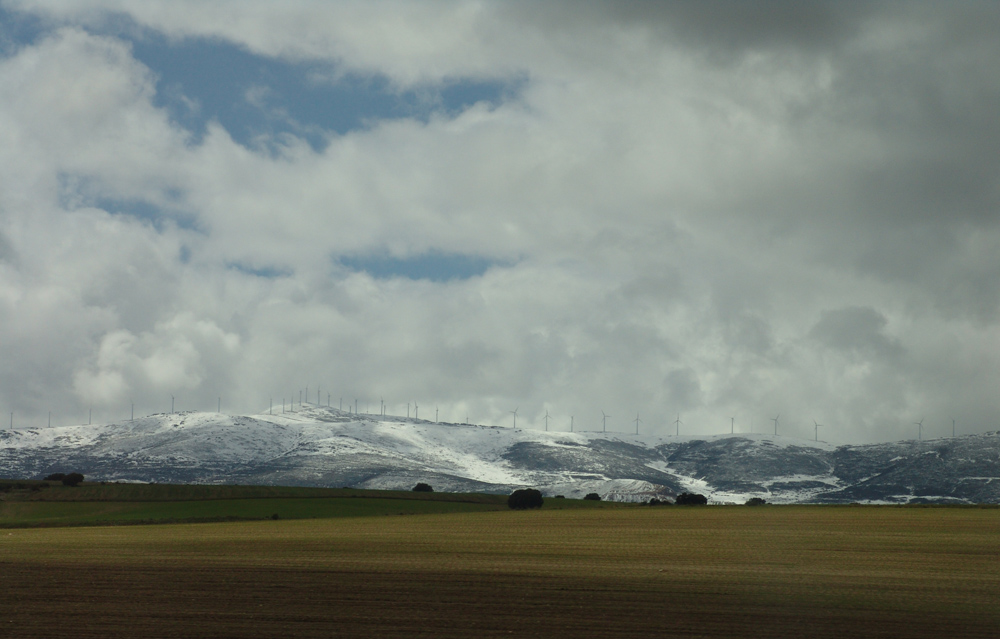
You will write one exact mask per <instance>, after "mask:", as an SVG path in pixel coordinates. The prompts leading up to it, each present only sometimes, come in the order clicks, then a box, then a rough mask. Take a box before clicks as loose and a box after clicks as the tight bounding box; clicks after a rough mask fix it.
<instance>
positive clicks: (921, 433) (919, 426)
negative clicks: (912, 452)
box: [913, 417, 924, 441]
mask: <svg viewBox="0 0 1000 639" xmlns="http://www.w3.org/2000/svg"><path fill="white" fill-rule="evenodd" d="M913 425H914V426H916V427H917V441H920V440H921V439H923V438H924V418H923V417H921V418H920V421H919V422H913Z"/></svg>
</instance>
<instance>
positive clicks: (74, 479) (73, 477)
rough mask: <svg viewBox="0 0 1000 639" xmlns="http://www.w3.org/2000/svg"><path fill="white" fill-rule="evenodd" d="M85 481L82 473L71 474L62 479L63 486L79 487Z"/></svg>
mask: <svg viewBox="0 0 1000 639" xmlns="http://www.w3.org/2000/svg"><path fill="white" fill-rule="evenodd" d="M82 481H83V475H81V474H80V473H70V474H68V475H66V476H65V477H63V478H62V483H63V486H78V485H79V484H80V482H82Z"/></svg>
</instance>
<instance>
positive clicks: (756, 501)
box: [746, 497, 767, 506]
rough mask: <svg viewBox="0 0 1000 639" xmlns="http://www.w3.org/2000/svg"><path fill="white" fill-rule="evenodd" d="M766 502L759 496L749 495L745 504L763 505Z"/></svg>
mask: <svg viewBox="0 0 1000 639" xmlns="http://www.w3.org/2000/svg"><path fill="white" fill-rule="evenodd" d="M766 504H767V502H766V501H764V500H763V499H762V498H760V497H751V498H750V499H748V500H747V503H746V505H747V506H764V505H766Z"/></svg>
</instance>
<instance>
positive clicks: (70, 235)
mask: <svg viewBox="0 0 1000 639" xmlns="http://www.w3.org/2000/svg"><path fill="white" fill-rule="evenodd" d="M387 6H388V5H385V4H381V3H380V4H371V3H330V4H315V3H307V4H294V3H292V4H287V5H283V6H282V10H281V11H276V10H275V9H274V7H273V5H272V4H270V3H253V2H240V3H225V2H217V3H201V2H199V3H177V2H171V3H157V2H136V3H131V2H118V1H115V2H111V1H110V0H108V1H102V2H83V3H62V2H54V1H50V2H27V1H24V2H8V3H5V5H4V7H5V8H6V11H7V12H9V13H11V14H13V15H16V16H19V17H22V18H23V17H25V16H27V17H31V16H35V17H36V18H37V22H36V23H35V24H37V25H39V26H38V27H37V28H38V34H37V36H31V37H30V38H28V39H26V40H22V41H18V42H17V44H16V46H13V47H5V48H4V51H5V57H3V58H0V86H3V87H5V88H6V89H8V90H6V91H4V92H2V93H0V320H2V322H0V356H2V357H3V361H4V362H8V364H6V365H5V366H4V368H3V370H2V371H0V375H2V376H3V382H4V385H3V387H2V389H0V404H3V405H11V406H14V407H15V408H16V410H18V411H19V412H24V413H26V414H28V415H31V414H34V415H43V414H45V413H46V411H47V410H48V408H49V407H50V406H49V405H50V404H52V403H58V406H57V407H56V408H57V409H58V410H57V412H58V414H60V415H62V416H64V418H65V419H67V420H69V419H79V415H81V414H82V412H83V410H84V407H85V406H87V405H89V403H91V402H93V403H95V404H101V403H102V402H103V404H104V405H106V406H108V407H109V408H108V410H109V411H110V410H111V407H112V406H114V405H116V404H120V403H121V402H123V401H124V398H125V396H126V395H129V396H132V397H133V399H136V400H137V401H138V402H139V403H140V406H137V408H138V409H139V410H140V411H141V410H162V409H163V406H164V399H163V398H164V397H166V396H168V395H171V394H173V395H178V396H183V397H184V398H185V400H184V401H185V403H184V404H183V405H184V406H191V407H195V406H200V407H208V408H211V407H213V406H214V405H215V404H214V402H215V400H216V399H217V397H218V396H219V395H223V396H225V397H226V398H231V399H229V401H228V402H227V403H230V405H231V406H234V407H237V406H238V407H239V409H240V410H260V409H261V408H262V407H263V406H265V405H266V404H267V402H268V401H269V398H271V397H280V396H281V395H285V396H293V395H294V394H295V393H296V392H297V391H298V390H299V389H302V388H304V387H305V386H306V385H309V386H310V387H311V388H315V387H316V385H320V386H321V388H322V389H326V392H330V393H331V396H332V397H331V399H332V400H333V401H334V402H336V400H337V399H339V397H340V396H344V398H345V399H347V398H350V399H354V398H355V397H357V398H359V399H360V400H362V401H368V400H372V401H377V400H378V399H379V397H380V396H381V397H384V398H385V399H386V401H387V402H389V404H390V406H391V407H392V409H393V410H395V411H396V412H405V404H406V402H408V401H416V402H419V403H420V404H421V406H430V405H440V407H441V411H442V413H441V414H442V419H450V420H456V421H464V418H465V416H466V414H468V416H469V417H470V418H471V419H473V420H479V421H484V422H500V421H502V420H504V419H506V416H507V415H508V411H510V410H513V408H515V407H518V406H520V407H521V412H520V413H519V415H522V416H523V417H522V419H523V423H522V420H518V421H519V426H520V425H524V426H527V427H540V424H541V422H540V421H539V420H540V419H541V417H542V416H544V414H545V411H546V410H548V411H550V413H551V414H552V415H553V416H557V417H558V419H557V421H556V422H555V423H563V422H567V423H568V421H569V420H568V419H565V418H566V417H567V416H568V415H574V419H575V420H576V424H577V425H578V427H580V428H592V427H600V425H601V424H600V422H599V420H600V411H602V410H604V411H606V412H607V413H608V414H611V415H614V416H615V417H614V419H615V420H617V421H616V422H615V424H614V429H615V430H630V427H629V425H628V423H627V420H626V417H627V416H630V415H632V414H634V413H636V412H639V413H641V414H642V415H643V417H642V419H643V428H644V429H649V430H650V431H654V432H662V433H669V432H671V431H672V427H671V425H670V423H671V421H672V418H673V417H674V416H675V415H676V414H677V413H678V412H683V413H684V417H683V420H684V422H685V431H687V432H690V433H706V434H707V433H714V432H728V430H726V427H728V426H729V418H730V417H731V416H733V415H737V420H736V427H737V429H738V430H739V429H741V428H742V429H743V430H748V429H749V424H750V420H751V419H754V420H755V421H754V423H755V424H758V427H757V428H758V430H759V429H760V426H759V424H761V423H764V420H765V419H769V418H770V417H773V415H774V414H777V413H778V412H780V413H781V414H782V418H781V422H782V430H783V432H787V433H788V434H797V435H799V436H804V437H808V436H811V435H812V420H813V419H817V420H818V421H820V422H821V423H823V424H826V425H827V426H828V428H827V429H826V433H827V435H828V436H829V437H832V438H837V439H840V440H845V441H868V440H880V439H887V438H888V439H892V438H897V437H903V436H908V434H909V433H908V431H907V430H906V426H907V425H908V424H909V423H910V422H912V421H913V419H914V413H918V414H917V415H916V417H919V416H920V415H922V414H925V413H926V414H927V415H938V416H939V417H940V419H941V420H944V419H946V417H945V415H946V414H947V420H948V421H947V423H948V426H949V430H948V432H950V418H951V417H953V416H956V415H957V416H958V417H957V419H958V420H959V422H960V423H968V424H969V428H970V430H973V429H979V430H986V429H988V428H990V427H991V424H990V423H989V420H990V419H991V417H990V416H991V415H992V414H994V413H995V410H996V408H998V405H997V403H996V400H995V399H993V392H992V391H991V390H990V389H991V388H995V384H996V382H997V381H1000V370H998V368H997V365H996V362H997V361H998V360H997V356H998V355H1000V341H998V335H1000V332H998V327H997V322H998V319H1000V315H998V313H1000V285H998V283H997V281H996V278H995V274H996V273H997V272H1000V257H998V256H1000V250H997V249H1000V246H998V243H1000V230H998V228H997V216H996V210H997V204H998V191H997V184H996V180H995V175H996V174H997V169H998V168H1000V167H998V156H997V154H996V151H995V149H996V148H998V144H997V142H998V138H1000V130H998V125H997V122H996V118H995V113H996V111H997V109H996V108H995V107H996V105H997V103H998V101H1000V100H998V97H1000V73H998V71H997V67H996V65H995V64H992V62H993V60H995V59H997V57H998V55H997V54H998V53H1000V51H998V50H997V49H998V47H1000V45H998V44H997V42H996V41H995V38H994V37H992V31H991V29H990V28H989V25H991V24H995V23H996V20H997V19H998V15H997V14H998V12H997V11H996V10H995V9H993V8H991V7H989V6H988V5H976V4H971V3H970V4H964V3H960V4H958V5H949V8H948V10H943V9H941V8H939V7H937V6H936V5H933V4H922V3H907V4H906V5H873V6H864V7H861V6H853V5H844V4H842V3H811V4H809V5H808V6H804V5H802V4H801V3H770V4H768V5H767V6H763V7H757V6H753V7H747V6H746V5H744V4H742V3H737V4H730V3H721V2H720V3H697V4H692V5H681V4H662V3H652V4H644V3H630V4H629V5H627V6H625V5H621V4H619V3H573V4H560V3H548V4H546V5H544V6H542V7H538V6H536V5H528V4H517V3H490V2H486V3H458V4H436V3H432V4H427V3H400V4H393V5H391V10H390V9H387ZM12 37H13V36H12ZM154 40H155V41H156V42H157V43H159V44H158V45H157V46H159V47H160V50H159V51H160V54H158V55H160V57H159V58H158V57H157V56H148V55H145V54H144V55H143V56H139V54H138V53H137V52H138V51H140V50H141V49H142V47H143V46H146V45H144V44H143V43H147V44H148V43H149V42H151V41H154ZM206 43H209V44H206ZM185 47H188V48H185ZM171 51H176V52H178V53H177V55H178V56H179V57H178V59H182V58H183V59H186V58H184V56H185V55H188V56H190V55H191V54H192V52H195V51H197V52H205V55H219V56H223V57H224V56H226V55H230V54H231V55H230V57H231V58H232V59H237V58H238V59H240V60H242V61H243V62H242V63H241V65H242V66H241V67H240V69H241V71H240V73H246V78H245V79H246V82H244V81H243V79H241V80H240V82H235V81H234V82H233V83H232V87H236V88H239V87H242V89H240V90H239V91H236V89H233V92H232V95H231V96H230V97H232V99H233V100H235V101H238V102H239V104H241V105H243V106H242V107H241V108H246V109H250V108H255V107H252V105H251V103H254V104H256V105H257V107H260V108H262V109H264V110H265V111H267V112H268V113H269V114H270V116H269V117H271V118H272V120H274V121H275V122H278V121H280V122H281V123H282V124H281V125H280V126H278V125H275V126H261V127H259V128H258V129H254V135H253V136H249V137H248V136H247V134H246V131H238V130H236V129H237V128H238V127H237V126H236V124H234V122H235V120H231V119H227V118H228V117H229V116H226V117H213V116H212V115H210V114H211V113H213V112H221V111H220V110H219V109H220V107H219V106H218V105H219V104H221V103H222V102H220V100H221V101H223V102H224V100H225V99H228V98H226V97H225V96H227V95H229V94H228V93H227V94H224V95H223V94H222V93H220V94H219V95H215V96H214V97H213V99H214V100H215V101H214V102H213V101H212V99H208V98H209V97H212V96H208V94H207V93H205V91H207V89H204V86H203V85H204V83H202V85H199V84H198V83H182V82H175V81H169V82H163V81H162V78H163V77H164V76H163V75H161V74H162V73H166V71H165V68H166V67H164V69H163V70H158V69H157V68H156V65H157V64H163V65H166V64H167V63H166V62H165V61H164V60H165V59H166V57H169V54H170V52H171ZM140 58H141V59H140ZM219 59H220V60H221V59H222V57H220V58H219ZM227 59H229V58H227ZM255 61H261V64H264V62H263V61H266V62H267V64H264V66H266V67H267V68H266V69H265V71H262V72H260V73H259V74H257V75H254V71H253V69H254V65H255V64H256V62H255ZM244 63H245V64H244ZM268 65H270V66H268ZM296 65H301V66H296ZM217 66H218V68H222V67H224V66H225V65H221V66H219V65H217ZM279 68H281V69H296V70H303V69H307V70H308V72H309V77H310V78H312V81H314V82H316V83H317V84H318V85H322V84H326V85H328V86H330V87H338V90H344V91H346V92H347V93H345V94H344V95H345V96H348V97H350V96H354V97H356V98H359V97H363V96H371V95H372V93H370V92H369V93H365V92H363V91H361V90H360V89H359V90H358V92H357V93H350V91H351V90H352V89H351V87H356V86H359V85H358V84H352V82H356V83H361V82H363V81H365V79H366V78H367V79H370V80H371V81H373V82H383V83H385V84H384V88H385V90H384V91H382V90H381V89H380V92H379V95H380V96H381V98H384V99H386V100H392V99H394V98H392V97H391V96H396V98H395V99H397V100H398V104H402V105H404V106H405V105H406V104H411V103H410V102H408V100H411V99H413V96H421V95H429V96H431V97H430V98H428V99H427V100H426V105H430V106H428V107H427V108H426V109H423V110H419V112H417V111H414V110H412V109H411V110H407V108H401V109H398V110H394V109H393V108H382V107H385V105H382V107H380V109H381V110H377V109H374V108H373V110H372V111H370V113H372V114H373V115H372V117H371V118H370V119H367V120H366V121H365V124H364V126H354V125H351V126H345V127H341V128H337V126H334V125H333V124H331V123H332V122H334V119H329V118H328V119H323V118H322V117H320V116H319V115H315V114H317V113H319V112H321V111H323V110H324V109H325V110H331V111H334V110H336V109H337V108H338V107H337V103H336V102H335V101H333V100H331V101H329V102H322V101H320V102H317V103H315V104H310V105H309V108H303V109H298V110H296V109H293V108H291V107H289V106H288V105H289V104H290V98H289V96H290V95H291V94H290V93H285V92H287V91H289V89H288V88H287V87H286V85H282V84H281V83H279V82H276V81H274V69H279ZM303 73H305V71H303ZM345 78H353V79H354V80H352V82H344V79H345ZM338 83H340V84H338ZM380 86H381V85H380ZM232 87H230V88H232ZM449 87H460V88H461V87H465V88H468V87H473V88H475V87H479V88H478V89H476V90H475V91H473V92H472V93H473V94H475V95H489V96H491V97H489V99H486V100H464V99H457V98H455V99H454V100H452V102H451V103H449V104H445V101H444V98H442V97H441V96H444V95H445V92H446V91H447V90H449ZM483 87H486V88H483ZM489 87H492V88H490V89H489V90H487V88H489ZM496 87H515V89H514V90H510V91H498V90H495V88H496ZM297 90H298V89H297ZM199 92H202V93H199ZM220 95H221V96H222V97H221V98H220V97H219V96H220ZM295 95H296V96H300V95H301V96H304V97H303V99H310V100H311V99H314V98H315V97H316V96H319V95H324V96H329V95H333V94H332V93H329V94H325V93H321V92H314V93H309V92H308V91H305V90H303V91H302V92H301V93H296V94H295ZM337 95H340V94H337ZM387 96H389V97H387ZM248 98H249V100H250V101H248ZM381 98H380V99H381ZM449 100H451V98H449ZM234 103H235V102H234ZM421 104H424V103H423V102H422V103H421ZM178 105H197V107H198V108H197V117H195V116H193V115H192V116H190V117H189V116H183V117H182V114H181V115H179V113H181V111H183V110H184V109H187V110H188V111H191V108H189V107H183V109H180V110H178V109H179V107H178ZM439 105H440V108H439ZM213 110H214V111H213ZM258 110H259V109H258ZM192 112H193V111H192ZM310 114H313V115H310ZM317 140H322V143H317ZM426 256H450V257H454V256H461V260H458V261H453V262H450V263H446V264H444V265H443V267H442V268H443V269H444V275H440V276H439V275H434V276H433V277H430V276H421V275H420V274H421V273H423V272H424V271H422V270H421V268H423V267H426V266H427V265H426V264H424V263H423V262H421V260H422V259H426ZM455 259H456V260H457V259H458V258H455ZM462 260H464V261H462ZM438 266H440V265H438ZM463 268H464V269H465V270H463ZM365 271H367V272H365ZM435 273H437V271H435ZM373 275H374V276H373ZM425 275H426V273H425ZM450 275H457V276H456V277H450ZM50 391H62V392H50ZM958 398H961V399H960V400H959V399H958ZM109 414H110V413H109ZM421 414H422V415H423V414H424V413H423V412H422V413H421ZM928 424H930V421H928ZM741 425H742V426H741ZM611 427H612V424H610V423H609V429H610V428H611ZM941 434H944V433H943V432H942V433H941Z"/></svg>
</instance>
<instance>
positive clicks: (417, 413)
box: [413, 402, 420, 419]
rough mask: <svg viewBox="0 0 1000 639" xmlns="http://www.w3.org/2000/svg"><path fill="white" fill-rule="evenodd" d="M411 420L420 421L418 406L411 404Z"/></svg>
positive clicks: (414, 403)
mask: <svg viewBox="0 0 1000 639" xmlns="http://www.w3.org/2000/svg"><path fill="white" fill-rule="evenodd" d="M413 419H420V404H418V403H416V402H413Z"/></svg>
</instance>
